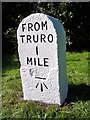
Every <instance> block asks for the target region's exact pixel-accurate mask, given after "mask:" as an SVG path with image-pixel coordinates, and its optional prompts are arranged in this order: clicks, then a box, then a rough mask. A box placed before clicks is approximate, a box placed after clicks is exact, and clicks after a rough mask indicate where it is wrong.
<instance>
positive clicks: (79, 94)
mask: <svg viewBox="0 0 90 120" xmlns="http://www.w3.org/2000/svg"><path fill="white" fill-rule="evenodd" d="M79 100H82V101H88V100H90V86H88V85H85V84H80V85H69V88H68V97H67V103H70V102H76V101H79Z"/></svg>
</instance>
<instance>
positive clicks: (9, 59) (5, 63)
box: [2, 55, 20, 70]
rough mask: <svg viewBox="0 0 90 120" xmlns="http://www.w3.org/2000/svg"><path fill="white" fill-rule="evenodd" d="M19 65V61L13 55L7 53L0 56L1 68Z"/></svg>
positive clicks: (5, 68) (13, 67) (6, 68)
mask: <svg viewBox="0 0 90 120" xmlns="http://www.w3.org/2000/svg"><path fill="white" fill-rule="evenodd" d="M19 67H20V62H19V60H18V57H17V56H15V55H13V56H12V55H11V56H10V55H7V56H5V57H3V58H2V68H3V70H9V69H15V68H19Z"/></svg>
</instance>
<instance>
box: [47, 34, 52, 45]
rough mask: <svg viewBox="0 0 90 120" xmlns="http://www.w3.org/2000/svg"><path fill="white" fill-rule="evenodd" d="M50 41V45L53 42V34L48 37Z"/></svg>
mask: <svg viewBox="0 0 90 120" xmlns="http://www.w3.org/2000/svg"><path fill="white" fill-rule="evenodd" d="M48 41H49V42H50V43H52V42H53V35H52V34H49V35H48Z"/></svg>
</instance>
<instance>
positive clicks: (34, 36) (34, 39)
mask: <svg viewBox="0 0 90 120" xmlns="http://www.w3.org/2000/svg"><path fill="white" fill-rule="evenodd" d="M33 41H34V42H35V43H37V42H38V35H33Z"/></svg>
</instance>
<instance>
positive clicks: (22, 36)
mask: <svg viewBox="0 0 90 120" xmlns="http://www.w3.org/2000/svg"><path fill="white" fill-rule="evenodd" d="M20 37H21V38H22V43H24V39H23V38H24V37H25V35H20Z"/></svg>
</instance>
